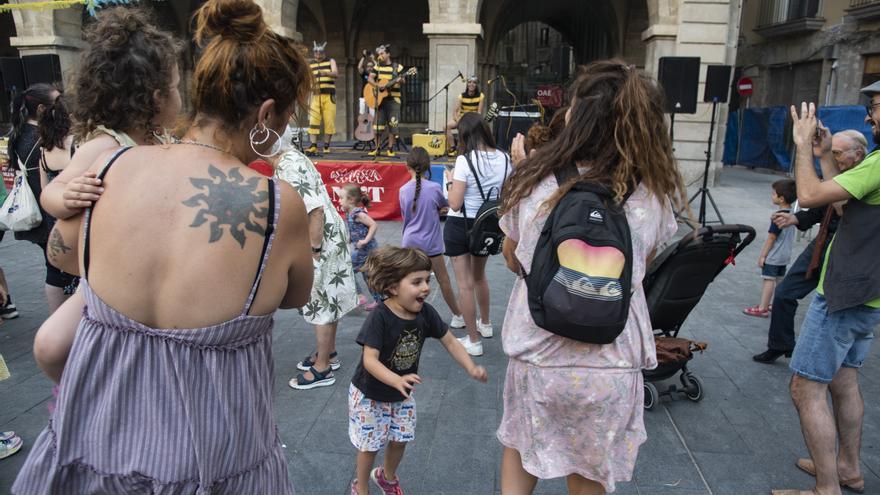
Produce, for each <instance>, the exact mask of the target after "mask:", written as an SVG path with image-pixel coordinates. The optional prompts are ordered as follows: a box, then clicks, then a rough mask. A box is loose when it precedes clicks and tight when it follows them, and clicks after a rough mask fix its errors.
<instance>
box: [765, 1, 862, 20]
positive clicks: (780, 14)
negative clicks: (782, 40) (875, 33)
mask: <svg viewBox="0 0 880 495" xmlns="http://www.w3.org/2000/svg"><path fill="white" fill-rule="evenodd" d="M851 1H852V2H869V3H870V2H876V1H878V0H851ZM820 6H821V0H763V1H762V2H761V12H760V14H759V15H758V26H770V25H773V24H781V23H784V22H789V21H794V20H797V19H804V18H815V17H818V15H819V8H820Z"/></svg>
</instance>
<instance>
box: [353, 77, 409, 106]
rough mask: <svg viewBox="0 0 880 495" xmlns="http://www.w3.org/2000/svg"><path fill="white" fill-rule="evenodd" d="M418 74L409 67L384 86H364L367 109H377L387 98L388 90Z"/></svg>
mask: <svg viewBox="0 0 880 495" xmlns="http://www.w3.org/2000/svg"><path fill="white" fill-rule="evenodd" d="M418 73H419V70H418V69H416V68H415V67H410V68H409V69H407V70H406V71H405V72H403V73H402V74H400V75H398V76H397V77H395V78H394V79H391V80H390V81H388V82H387V83H385V85H384V86H382V87H378V86H373V85H372V84H367V85H366V86H364V101H365V102H366V104H367V108H379V106H380V105H382V100H384V99H385V97H386V96H388V88H390V87H391V86H394V85H395V84H397V83H398V82H400V81H402V80H403V79H406V78H407V77H412V76H414V75H416V74H418Z"/></svg>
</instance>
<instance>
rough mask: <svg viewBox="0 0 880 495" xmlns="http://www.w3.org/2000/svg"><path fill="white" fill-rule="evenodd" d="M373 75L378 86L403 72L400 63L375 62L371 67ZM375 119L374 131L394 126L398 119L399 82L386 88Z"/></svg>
mask: <svg viewBox="0 0 880 495" xmlns="http://www.w3.org/2000/svg"><path fill="white" fill-rule="evenodd" d="M372 73H373V76H374V77H375V78H376V83H377V84H379V85H380V86H381V85H382V84H384V83H386V82H388V81H390V80H392V79H394V78H396V77H398V76H400V75H402V74H403V66H402V65H400V64H394V63H391V64H388V65H383V64H376V65H375V66H374V67H373V72H372ZM377 117H378V118H377V119H376V131H377V132H381V131H384V130H385V126H386V125H387V126H388V127H391V128H396V127H397V124H398V123H399V121H400V84H399V83H398V84H395V85H394V86H393V87H390V88H388V95H387V96H385V99H384V100H382V105H381V106H380V107H379V111H378V115H377Z"/></svg>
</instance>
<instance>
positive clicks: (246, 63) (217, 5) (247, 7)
mask: <svg viewBox="0 0 880 495" xmlns="http://www.w3.org/2000/svg"><path fill="white" fill-rule="evenodd" d="M195 25H196V28H195V35H194V39H195V42H196V44H197V45H199V46H200V47H202V55H201V57H200V58H199V61H198V62H197V63H196V67H195V71H194V73H193V91H192V95H193V98H192V101H193V115H195V114H196V113H202V114H205V115H208V116H212V117H216V118H218V119H219V120H220V121H221V122H223V124H224V125H225V126H226V127H227V128H229V129H240V128H241V126H242V124H243V122H244V120H245V119H246V118H247V117H248V116H249V115H250V114H251V113H252V112H253V111H254V109H256V108H257V107H258V106H259V105H260V104H262V103H263V101H265V100H268V99H270V98H271V99H274V100H275V108H276V111H277V112H278V113H281V112H283V111H285V110H287V109H290V107H291V106H292V105H293V104H294V103H295V102H296V103H299V104H300V105H304V104H305V102H306V100H307V98H308V96H309V90H310V86H311V72H310V70H309V64H308V62H307V61H306V59H305V57H304V56H303V53H302V50H301V48H300V47H299V46H298V45H297V44H296V43H294V41H293V40H291V39H290V38H287V37H284V36H281V35H279V34H276V33H275V32H274V31H272V30H271V29H270V28H269V26H268V25H267V24H266V22H265V21H264V20H263V11H262V10H261V9H260V7H259V6H258V5H257V4H256V3H254V2H253V1H251V0H209V1H208V2H205V4H204V5H202V6H201V7H200V8H199V10H198V11H196V14H195Z"/></svg>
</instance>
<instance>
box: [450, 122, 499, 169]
mask: <svg viewBox="0 0 880 495" xmlns="http://www.w3.org/2000/svg"><path fill="white" fill-rule="evenodd" d="M458 141H459V147H460V148H461V151H460V152H459V154H460V155H467V154H468V153H470V152H471V151H477V153H476V159H475V160H474V167H475V168H476V169H477V172H478V173H482V172H481V171H480V153H479V149H480V147H481V146H482V147H486V148H492V149H497V148H498V146H497V145H496V144H495V136H493V135H492V129H490V128H489V124H487V123H486V120H485V119H483V116H482V115H480V114H478V113H476V112H467V113H465V114H464V115H462V116H461V119H459V121H458Z"/></svg>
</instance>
